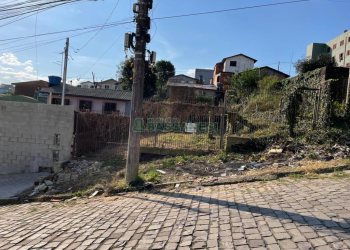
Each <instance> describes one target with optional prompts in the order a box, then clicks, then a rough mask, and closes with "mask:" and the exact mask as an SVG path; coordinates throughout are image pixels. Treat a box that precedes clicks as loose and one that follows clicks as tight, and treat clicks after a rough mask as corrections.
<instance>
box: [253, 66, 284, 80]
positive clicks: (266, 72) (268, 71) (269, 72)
mask: <svg viewBox="0 0 350 250" xmlns="http://www.w3.org/2000/svg"><path fill="white" fill-rule="evenodd" d="M257 69H258V71H259V77H260V78H263V77H265V76H277V77H278V78H279V79H285V78H288V77H289V75H288V74H286V73H283V72H282V71H279V70H277V69H274V68H271V67H269V66H264V67H260V68H257Z"/></svg>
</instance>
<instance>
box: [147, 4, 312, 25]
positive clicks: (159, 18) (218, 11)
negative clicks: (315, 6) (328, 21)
mask: <svg viewBox="0 0 350 250" xmlns="http://www.w3.org/2000/svg"><path fill="white" fill-rule="evenodd" d="M310 1H313V0H293V1H285V2H279V3H268V4H260V5H252V6H245V7H238V8H231V9H222V10H213V11H205V12H196V13H188V14H180V15H173V16H164V17H155V18H153V19H152V20H164V19H174V18H181V17H190V16H201V15H209V14H217V13H223V12H232V11H239V10H247V9H257V8H264V7H272V6H278V5H286V4H294V3H302V2H310Z"/></svg>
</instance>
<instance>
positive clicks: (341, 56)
mask: <svg viewBox="0 0 350 250" xmlns="http://www.w3.org/2000/svg"><path fill="white" fill-rule="evenodd" d="M343 59H344V54H343V53H341V54H340V55H339V61H343Z"/></svg>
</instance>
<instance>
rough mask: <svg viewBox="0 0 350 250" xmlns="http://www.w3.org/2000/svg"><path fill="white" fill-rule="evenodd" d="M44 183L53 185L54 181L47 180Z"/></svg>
mask: <svg viewBox="0 0 350 250" xmlns="http://www.w3.org/2000/svg"><path fill="white" fill-rule="evenodd" d="M44 183H45V185H46V186H53V182H52V181H49V180H45V181H44Z"/></svg>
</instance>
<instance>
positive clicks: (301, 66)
mask: <svg viewBox="0 0 350 250" xmlns="http://www.w3.org/2000/svg"><path fill="white" fill-rule="evenodd" d="M325 66H330V67H335V66H336V62H335V61H334V60H333V58H332V57H331V56H330V55H321V56H319V57H318V58H317V59H307V58H305V59H301V60H299V61H297V63H296V64H295V69H296V71H297V72H298V73H299V74H303V73H306V72H309V71H312V70H315V69H318V68H322V67H325Z"/></svg>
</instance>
